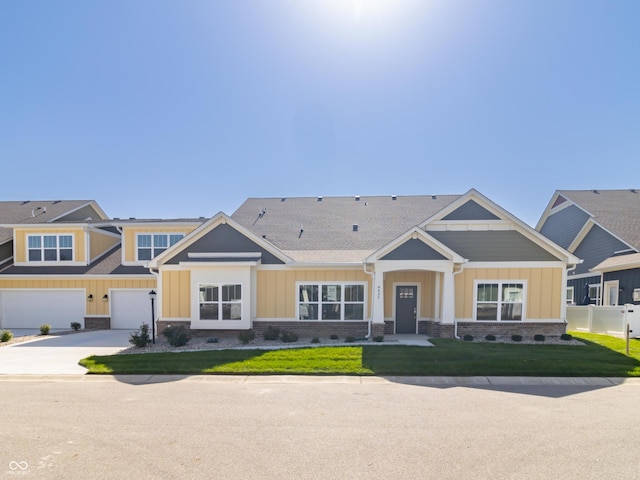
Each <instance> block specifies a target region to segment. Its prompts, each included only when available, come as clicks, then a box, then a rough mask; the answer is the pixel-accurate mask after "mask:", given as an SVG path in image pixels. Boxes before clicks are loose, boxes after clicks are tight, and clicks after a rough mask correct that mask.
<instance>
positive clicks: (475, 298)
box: [472, 279, 528, 323]
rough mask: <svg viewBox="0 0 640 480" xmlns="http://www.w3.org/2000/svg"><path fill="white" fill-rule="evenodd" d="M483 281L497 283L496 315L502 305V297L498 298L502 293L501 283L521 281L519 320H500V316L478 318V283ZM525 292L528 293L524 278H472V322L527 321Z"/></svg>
mask: <svg viewBox="0 0 640 480" xmlns="http://www.w3.org/2000/svg"><path fill="white" fill-rule="evenodd" d="M485 283H497V284H498V295H499V297H498V315H497V316H498V317H499V316H500V313H501V308H500V307H501V306H502V298H500V296H501V295H502V285H503V284H505V283H521V284H522V319H520V320H501V319H500V318H498V319H497V320H478V318H477V317H478V285H479V284H485ZM527 294H528V285H527V281H526V280H518V279H513V280H512V279H508V280H505V279H500V280H492V279H486V280H474V281H473V305H472V308H473V321H474V322H480V323H485V322H500V323H522V322H525V321H527V316H526V313H527Z"/></svg>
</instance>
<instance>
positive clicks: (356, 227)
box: [353, 223, 358, 232]
mask: <svg viewBox="0 0 640 480" xmlns="http://www.w3.org/2000/svg"><path fill="white" fill-rule="evenodd" d="M353 231H354V232H357V231H358V224H357V223H354V224H353Z"/></svg>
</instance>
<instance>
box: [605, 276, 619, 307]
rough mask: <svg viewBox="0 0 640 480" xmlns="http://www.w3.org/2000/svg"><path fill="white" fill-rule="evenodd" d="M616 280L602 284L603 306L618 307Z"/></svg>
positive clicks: (617, 283)
mask: <svg viewBox="0 0 640 480" xmlns="http://www.w3.org/2000/svg"><path fill="white" fill-rule="evenodd" d="M618 285H619V282H618V280H610V281H608V282H604V296H603V297H602V299H603V303H602V304H603V305H611V306H614V305H618Z"/></svg>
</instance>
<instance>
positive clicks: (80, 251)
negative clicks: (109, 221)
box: [14, 227, 87, 263]
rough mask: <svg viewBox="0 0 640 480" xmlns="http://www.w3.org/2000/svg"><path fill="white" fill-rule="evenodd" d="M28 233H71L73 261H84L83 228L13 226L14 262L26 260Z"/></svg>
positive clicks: (85, 256)
mask: <svg viewBox="0 0 640 480" xmlns="http://www.w3.org/2000/svg"><path fill="white" fill-rule="evenodd" d="M28 235H73V261H74V262H86V261H87V253H86V247H85V240H84V239H85V235H84V229H83V228H60V229H57V228H56V229H55V230H53V229H46V230H45V229H42V228H41V229H37V228H21V227H20V228H15V229H14V239H15V240H14V241H15V252H16V254H15V258H14V262H16V263H23V262H26V261H27V245H28V243H27V236H28Z"/></svg>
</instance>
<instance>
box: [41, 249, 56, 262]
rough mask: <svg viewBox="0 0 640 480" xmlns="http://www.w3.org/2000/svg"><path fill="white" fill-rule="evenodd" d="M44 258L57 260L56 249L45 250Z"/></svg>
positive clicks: (50, 260)
mask: <svg viewBox="0 0 640 480" xmlns="http://www.w3.org/2000/svg"><path fill="white" fill-rule="evenodd" d="M44 259H45V261H46V262H55V261H56V260H58V252H57V251H56V250H45V251H44Z"/></svg>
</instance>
